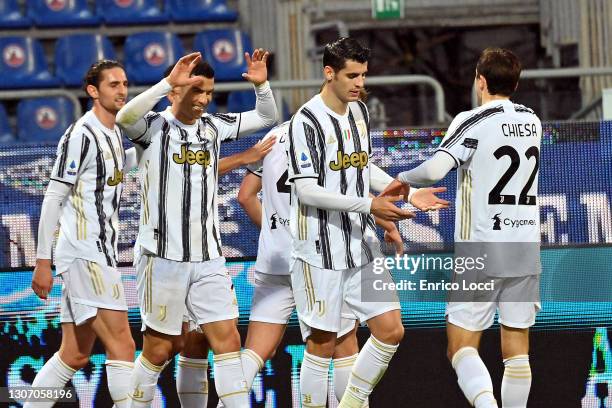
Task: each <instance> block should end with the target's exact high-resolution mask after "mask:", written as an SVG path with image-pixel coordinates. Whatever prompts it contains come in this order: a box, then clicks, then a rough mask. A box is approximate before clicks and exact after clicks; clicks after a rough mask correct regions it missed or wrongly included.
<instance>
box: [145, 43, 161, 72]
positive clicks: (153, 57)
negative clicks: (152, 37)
mask: <svg viewBox="0 0 612 408" xmlns="http://www.w3.org/2000/svg"><path fill="white" fill-rule="evenodd" d="M144 58H145V61H147V62H148V63H149V65H153V66H154V67H156V66H159V65H161V64H163V63H164V62H165V61H166V51H165V50H164V47H162V46H161V45H160V44H158V43H151V44H149V45H147V46H146V48H145V50H144Z"/></svg>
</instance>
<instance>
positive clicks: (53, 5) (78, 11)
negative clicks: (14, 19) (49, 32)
mask: <svg viewBox="0 0 612 408" xmlns="http://www.w3.org/2000/svg"><path fill="white" fill-rule="evenodd" d="M28 15H29V16H30V17H31V18H32V20H33V21H34V23H35V24H36V25H37V26H41V27H62V26H64V27H66V26H92V25H98V24H100V22H101V18H100V17H99V16H97V15H95V14H94V13H93V12H92V10H90V9H89V7H88V5H87V0H28Z"/></svg>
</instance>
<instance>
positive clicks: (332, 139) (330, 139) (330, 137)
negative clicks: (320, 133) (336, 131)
mask: <svg viewBox="0 0 612 408" xmlns="http://www.w3.org/2000/svg"><path fill="white" fill-rule="evenodd" d="M336 142H337V140H336V138H335V137H334V135H332V134H331V133H330V134H329V135H327V142H326V143H327V144H334V143H336Z"/></svg>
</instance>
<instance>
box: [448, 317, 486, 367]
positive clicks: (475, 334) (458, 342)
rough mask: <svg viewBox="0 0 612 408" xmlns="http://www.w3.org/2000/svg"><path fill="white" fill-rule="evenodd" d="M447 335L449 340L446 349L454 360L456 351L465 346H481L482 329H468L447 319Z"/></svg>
mask: <svg viewBox="0 0 612 408" xmlns="http://www.w3.org/2000/svg"><path fill="white" fill-rule="evenodd" d="M446 337H447V340H448V343H447V349H446V352H447V356H448V359H449V360H452V358H453V356H454V355H455V353H456V352H457V351H459V350H460V349H462V348H463V347H473V348H475V349H478V347H479V346H480V338H481V337H482V331H477V330H468V329H465V328H463V327H461V326H457V325H455V324H453V323H451V322H449V321H447V322H446Z"/></svg>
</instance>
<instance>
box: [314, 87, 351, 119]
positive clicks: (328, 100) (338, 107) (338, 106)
mask: <svg viewBox="0 0 612 408" xmlns="http://www.w3.org/2000/svg"><path fill="white" fill-rule="evenodd" d="M320 95H321V99H322V100H323V103H324V104H325V106H327V107H328V108H329V109H331V110H332V111H333V112H335V113H337V114H338V115H344V114H346V107H347V106H348V103H347V102H343V101H341V100H340V99H339V98H338V97H337V96H336V95H335V94H334V93H333V92H331V91H330V90H329V89H327V87H326V86H325V87H323V90H322V91H321V94H320Z"/></svg>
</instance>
